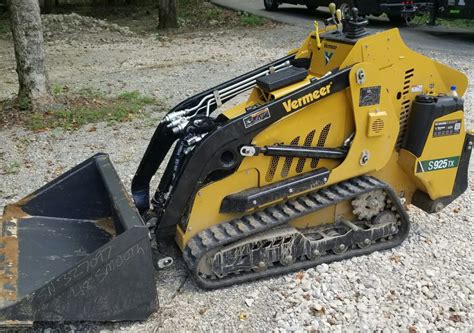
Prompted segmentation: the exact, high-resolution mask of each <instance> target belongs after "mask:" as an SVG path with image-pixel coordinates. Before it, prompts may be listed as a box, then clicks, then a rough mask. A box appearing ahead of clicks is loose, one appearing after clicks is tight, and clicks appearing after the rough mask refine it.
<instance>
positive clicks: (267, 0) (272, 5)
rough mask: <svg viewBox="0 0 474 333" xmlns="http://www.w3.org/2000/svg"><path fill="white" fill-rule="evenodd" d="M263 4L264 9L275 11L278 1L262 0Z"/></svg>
mask: <svg viewBox="0 0 474 333" xmlns="http://www.w3.org/2000/svg"><path fill="white" fill-rule="evenodd" d="M263 5H264V6H265V9H266V10H268V11H271V12H272V11H275V10H277V9H278V1H277V0H263Z"/></svg>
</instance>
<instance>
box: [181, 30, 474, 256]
mask: <svg viewBox="0 0 474 333" xmlns="http://www.w3.org/2000/svg"><path fill="white" fill-rule="evenodd" d="M318 46H319V47H318ZM327 52H332V55H331V57H330V59H329V61H328V59H327V57H325V56H327ZM292 53H295V54H296V58H310V57H311V65H310V69H309V74H308V77H307V78H306V79H305V80H303V81H301V82H298V83H295V84H292V85H289V86H287V87H283V88H281V89H278V90H276V91H273V92H272V93H271V94H270V95H268V94H264V93H263V92H262V91H260V89H259V88H258V87H256V88H254V89H253V91H252V92H251V94H250V96H249V98H248V100H247V101H246V102H244V103H241V104H239V105H237V106H235V107H233V108H231V109H229V110H228V111H227V112H225V113H224V115H225V116H226V117H227V118H229V119H232V118H234V117H237V116H239V115H241V114H243V113H245V108H246V107H248V106H251V105H255V104H257V103H260V104H262V103H265V102H268V100H273V99H276V98H280V97H282V96H285V95H288V94H289V93H291V92H294V91H295V90H298V89H300V88H302V87H304V86H306V85H307V84H309V83H310V81H311V80H312V79H314V78H316V79H317V78H319V77H321V76H323V75H325V74H327V73H328V72H331V71H334V70H337V69H339V68H345V67H349V66H352V68H351V70H350V74H349V81H350V86H349V88H348V89H346V90H343V91H339V92H337V93H334V94H332V95H330V96H328V97H326V98H324V99H321V100H319V101H317V102H315V103H312V104H309V105H308V106H307V107H303V108H302V109H300V110H298V111H295V112H292V113H289V115H288V116H286V117H284V118H283V119H281V120H279V121H277V122H275V123H274V124H272V125H271V126H269V127H267V128H265V129H263V130H262V131H261V132H260V133H258V134H257V135H256V136H255V137H254V138H253V141H252V144H255V145H257V146H265V145H273V144H275V143H284V144H295V142H297V143H296V144H297V145H303V143H304V141H305V139H306V138H307V137H308V135H309V133H310V132H312V131H314V136H315V137H314V138H313V139H312V141H311V145H313V146H314V145H315V142H316V141H317V138H318V135H319V133H321V132H322V130H323V128H324V127H325V126H327V125H328V124H330V130H329V132H328V134H327V138H326V141H325V146H326V147H339V146H341V145H342V143H343V142H344V140H345V139H347V138H348V137H349V136H350V135H351V134H352V133H355V135H354V138H353V141H352V144H351V147H350V150H349V152H348V154H347V156H346V158H345V159H344V160H343V161H342V162H337V161H334V160H321V161H319V163H318V167H326V168H328V169H330V170H331V174H330V177H329V179H328V182H327V183H326V184H325V185H324V186H328V185H331V184H335V183H338V182H340V181H343V180H346V179H349V178H352V177H356V176H358V175H363V174H370V175H374V176H376V177H378V178H380V179H382V180H384V181H386V182H388V183H390V185H391V186H392V187H393V188H394V189H395V190H396V191H397V193H399V194H400V196H403V197H405V198H406V200H407V203H409V202H410V201H411V196H412V195H413V193H414V191H415V190H416V189H417V188H418V189H421V190H423V191H426V192H427V193H428V194H429V195H430V197H431V198H432V199H435V198H438V197H440V196H444V195H449V194H450V193H451V191H452V188H453V184H454V177H455V171H456V169H448V170H440V171H437V172H431V173H429V174H423V175H420V174H417V173H416V169H415V168H416V163H417V162H418V160H419V159H416V158H414V156H410V155H411V154H410V153H408V152H406V151H405V150H403V149H402V150H400V151H399V150H397V149H396V143H397V139H398V136H399V132H400V124H401V123H403V124H404V122H405V121H406V119H404V118H403V117H404V116H405V115H404V110H406V107H405V106H406V105H407V104H409V103H411V101H412V100H413V99H414V97H415V96H416V95H417V94H419V93H420V92H423V93H429V94H437V93H446V92H447V91H449V87H450V86H451V85H452V84H455V85H456V86H457V90H458V93H459V94H460V95H462V94H464V92H465V90H466V88H467V78H466V76H465V75H463V74H462V73H460V72H458V71H456V70H454V69H451V68H449V67H447V66H445V65H442V64H440V63H438V62H436V61H434V60H432V59H429V58H427V57H425V56H423V55H420V54H418V53H416V52H414V51H412V50H410V49H409V48H408V47H407V46H406V45H405V44H404V43H403V41H402V39H401V37H400V34H399V32H398V30H397V29H392V30H388V31H385V32H382V33H377V34H374V35H371V36H367V37H365V38H362V39H360V40H358V41H357V42H356V43H355V44H353V45H352V44H348V43H344V42H337V41H335V40H333V39H331V40H327V39H325V38H324V36H321V41H320V45H318V43H317V39H316V38H315V32H314V31H313V32H312V33H311V34H310V35H309V36H308V37H307V38H306V39H305V41H304V42H303V44H302V46H301V47H300V48H299V49H296V50H293V51H292ZM358 71H363V72H364V74H365V79H364V80H363V82H358V80H357V73H358ZM378 86H380V87H381V89H380V101H379V103H377V104H376V105H370V106H361V105H360V103H359V100H360V93H361V89H363V88H371V87H378ZM324 92H326V91H324ZM407 101H408V102H407ZM289 107H290V106H289ZM404 107H405V109H404ZM460 112H461V111H460ZM459 117H461V118H462V114H458V113H454V114H450V115H448V116H446V117H444V118H443V120H444V119H445V118H446V119H452V118H453V119H454V118H459ZM377 119H378V121H377ZM375 121H377V123H376V124H375V125H374V122H375ZM380 121H382V123H383V124H381V123H380ZM404 126H405V125H404ZM375 129H377V130H375ZM464 131H465V129H464V125H463V127H462V131H461V135H457V136H451V137H449V138H446V137H443V138H435V139H429V140H428V142H427V144H426V146H425V150H424V151H423V155H422V157H420V158H421V159H431V158H437V157H439V156H441V155H446V154H448V155H456V154H458V155H459V154H460V149H461V148H462V142H463V141H464V136H465V134H464ZM298 137H299V139H298V140H296V139H297V138H298ZM307 141H308V140H307ZM440 147H441V150H440ZM362 156H368V160H367V162H366V163H364V162H363V161H362V159H361V157H362ZM297 161H298V159H293V161H292V162H291V163H290V166H289V167H288V170H287V172H286V174H285V173H282V168H283V167H284V164H285V158H280V159H279V160H278V161H277V167H276V168H275V170H276V171H275V174H274V175H273V176H272V177H271V178H268V177H267V176H266V175H267V173H268V170H269V168H270V167H271V163H272V158H271V157H267V156H262V155H259V156H252V157H246V158H244V160H243V161H242V163H241V165H240V166H239V168H238V170H237V171H236V172H234V173H233V174H231V175H229V176H227V177H226V178H224V179H222V180H219V181H216V182H214V183H211V184H207V185H205V186H204V187H203V188H201V189H200V190H199V192H198V193H197V195H196V197H195V198H194V199H193V204H192V208H191V211H190V214H189V220H188V223H187V228H186V230H182V229H181V227H179V226H178V230H177V234H176V240H177V243H178V245H179V246H180V247H181V248H182V249H183V248H184V246H185V244H186V242H187V241H188V240H189V239H190V238H191V237H192V236H194V235H195V234H196V233H198V232H199V231H201V230H204V229H207V228H209V227H211V226H212V225H215V224H218V223H222V222H225V221H228V220H230V219H233V218H236V217H238V216H240V215H242V214H228V213H225V214H223V213H220V212H219V208H220V204H221V202H222V199H223V198H224V197H225V196H227V195H229V194H232V193H236V192H240V191H243V190H245V189H249V188H254V187H261V186H265V185H268V184H272V183H275V182H278V181H280V180H282V179H285V178H289V177H292V176H295V175H297V174H300V173H305V172H308V171H311V170H313V168H312V167H311V165H310V162H309V161H305V162H304V164H303V168H302V171H301V172H297V171H296V170H295V165H296V164H297V163H298V162H297ZM273 163H275V162H274V160H273ZM295 195H301V193H299V194H295ZM271 204H274V203H271ZM264 207H265V206H262V207H259V209H261V208H264ZM351 214H352V212H351V206H350V204H348V203H341V204H339V205H337V206H335V207H329V208H327V209H324V210H322V211H319V212H315V213H313V214H310V215H308V216H305V217H302V218H299V219H298V220H295V221H293V222H292V223H291V224H292V225H294V226H296V227H298V228H306V227H311V226H314V225H318V224H321V223H331V222H334V221H336V219H337V218H338V217H339V216H346V217H347V216H350V215H351Z"/></svg>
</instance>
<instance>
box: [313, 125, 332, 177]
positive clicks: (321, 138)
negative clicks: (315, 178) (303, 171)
mask: <svg viewBox="0 0 474 333" xmlns="http://www.w3.org/2000/svg"><path fill="white" fill-rule="evenodd" d="M330 128H331V124H327V125H326V126H324V128H323V130H322V131H321V134H320V135H319V139H318V144H317V145H316V147H324V144H325V143H326V139H327V138H328V134H329V129H330ZM318 163H319V158H312V159H311V168H312V169H316V168H317V167H318Z"/></svg>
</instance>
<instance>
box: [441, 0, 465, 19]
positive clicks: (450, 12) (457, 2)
mask: <svg viewBox="0 0 474 333" xmlns="http://www.w3.org/2000/svg"><path fill="white" fill-rule="evenodd" d="M434 8H435V16H436V17H442V18H447V19H474V0H435V1H434Z"/></svg>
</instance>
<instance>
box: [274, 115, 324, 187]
mask: <svg viewBox="0 0 474 333" xmlns="http://www.w3.org/2000/svg"><path fill="white" fill-rule="evenodd" d="M330 128H331V124H327V125H326V126H324V128H323V129H322V131H321V133H320V135H319V139H318V142H317V143H316V147H324V144H325V143H326V139H327V137H328V134H329V129H330ZM315 135H316V130H311V131H310V132H308V134H306V137H305V139H304V142H303V146H304V147H311V146H312V144H313V140H314V137H315ZM300 139H301V137H300V136H297V137H295V138H294V139H293V140H291V142H290V143H289V144H290V145H293V146H297V145H298V144H299V142H300ZM280 159H283V160H284V162H283V165H282V167H281V172H280V175H281V177H282V178H286V177H288V175H289V173H290V170H291V168H292V165H293V159H294V158H293V157H285V158H281V157H279V156H273V157H272V158H271V159H270V165H269V167H268V170H267V173H266V175H265V180H266V181H267V182H271V181H272V180H273V177H275V174H276V172H277V170H278V164H279V162H280ZM306 160H307V158H302V157H301V158H298V159H297V161H298V162H297V163H296V167H295V170H296V173H301V172H303V169H304V166H305V163H306ZM318 163H319V159H317V158H312V159H311V168H312V169H316V168H317V166H318Z"/></svg>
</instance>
